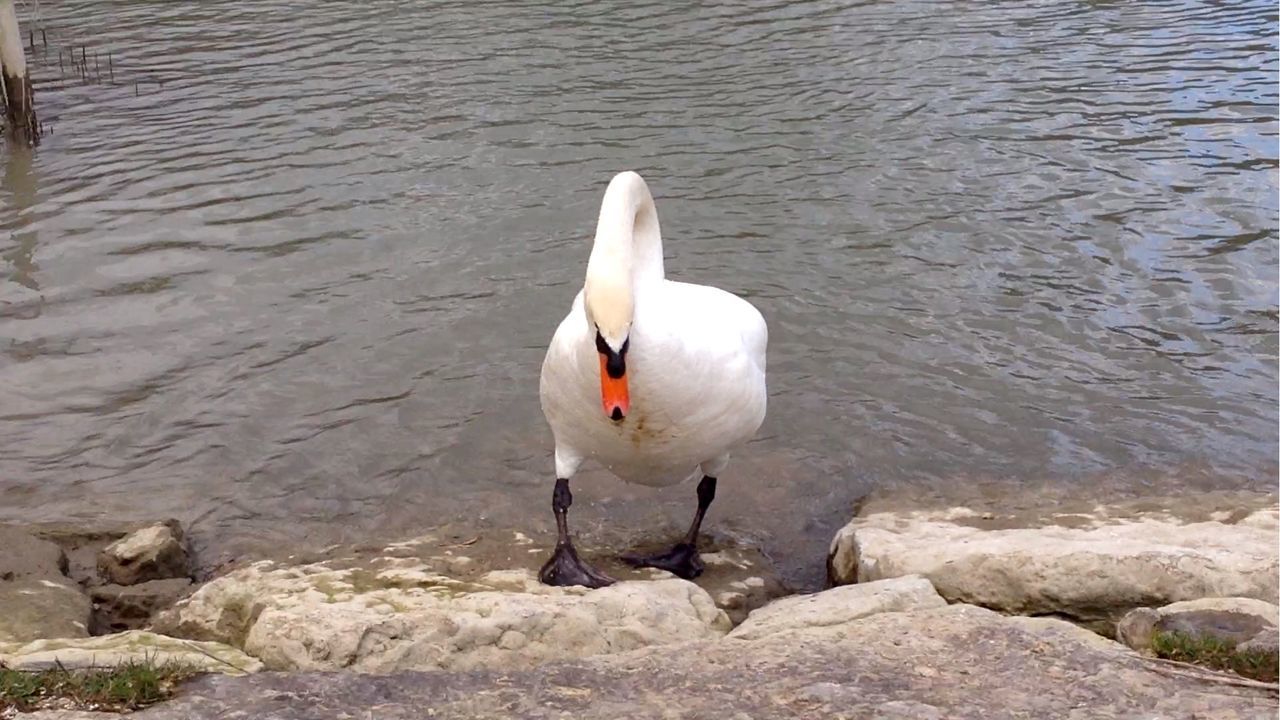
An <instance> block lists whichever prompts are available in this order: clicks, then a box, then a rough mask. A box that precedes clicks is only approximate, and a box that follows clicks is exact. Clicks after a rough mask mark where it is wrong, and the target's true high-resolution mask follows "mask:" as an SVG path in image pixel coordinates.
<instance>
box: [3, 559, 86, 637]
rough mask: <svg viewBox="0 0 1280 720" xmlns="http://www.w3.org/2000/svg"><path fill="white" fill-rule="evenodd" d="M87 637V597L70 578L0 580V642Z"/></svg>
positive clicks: (48, 577) (59, 576)
mask: <svg viewBox="0 0 1280 720" xmlns="http://www.w3.org/2000/svg"><path fill="white" fill-rule="evenodd" d="M88 634H89V598H88V597H87V596H86V595H85V594H84V593H82V592H80V587H79V586H78V585H76V584H75V583H74V582H72V581H71V580H70V579H69V578H65V577H63V576H61V575H54V576H47V577H31V576H29V577H23V578H20V579H17V580H4V581H0V643H11V642H27V641H30V640H36V639H39V638H47V637H86V636H88Z"/></svg>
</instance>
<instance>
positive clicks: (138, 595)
mask: <svg viewBox="0 0 1280 720" xmlns="http://www.w3.org/2000/svg"><path fill="white" fill-rule="evenodd" d="M191 589H192V583H191V581H190V580H188V579H186V578H172V579H169V580H149V581H147V582H144V583H138V584H137V585H99V586H97V587H94V588H90V590H89V599H90V600H91V601H92V602H93V622H92V623H91V630H92V632H93V633H94V634H96V635H101V634H106V633H117V632H124V631H126V630H140V629H142V628H144V627H146V626H147V625H148V624H149V623H150V622H151V618H152V617H154V616H155V614H156V613H158V612H160V611H161V610H165V609H167V608H169V607H170V606H172V605H173V604H174V603H175V602H177V601H178V600H181V599H182V598H184V597H186V596H187V595H189V594H190V593H191Z"/></svg>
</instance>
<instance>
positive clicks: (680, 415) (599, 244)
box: [539, 172, 768, 587]
mask: <svg viewBox="0 0 1280 720" xmlns="http://www.w3.org/2000/svg"><path fill="white" fill-rule="evenodd" d="M767 341H768V329H767V327H766V325H765V321H764V318H763V317H761V315H760V312H759V311H758V310H756V309H755V307H753V306H752V305H751V304H750V303H748V302H747V301H746V300H743V299H742V298H739V297H737V296H735V295H731V294H730V293H727V292H725V291H724V290H720V289H718V288H713V287H708V286H706V285H692V284H689V283H681V282H673V281H671V280H667V279H665V277H664V275H663V266H662V237H661V234H660V233H659V230H658V213H657V210H656V209H655V208H654V204H653V197H652V196H651V195H650V194H649V188H648V186H647V185H645V182H644V180H643V179H641V177H640V176H639V175H637V174H636V173H634V172H623V173H619V174H618V175H616V176H615V177H614V178H613V180H612V181H611V182H610V183H609V187H608V188H607V189H606V190H605V193H604V200H603V201H602V202H601V204H600V219H599V222H598V223H597V225H596V236H595V242H594V245H593V246H592V249H591V257H590V259H589V260H588V261H587V275H586V281H585V283H584V284H583V288H582V291H581V292H579V293H578V295H577V297H576V298H574V301H573V307H572V309H571V310H570V311H569V314H568V315H567V316H566V317H565V318H564V320H563V321H561V323H560V326H559V327H558V328H557V329H556V332H555V335H554V336H553V337H552V339H551V345H550V347H548V348H547V355H546V358H545V360H544V361H543V363H542V378H541V383H540V393H539V394H540V396H541V400H542V412H543V414H544V415H545V416H546V418H547V422H548V424H550V426H551V431H552V434H553V435H554V436H555V469H556V484H555V491H554V492H553V494H552V501H551V508H552V510H553V511H554V513H555V517H556V529H557V532H558V536H557V540H556V549H555V553H554V554H553V555H552V557H551V559H550V560H548V561H547V563H546V564H545V565H543V567H542V570H541V572H540V573H539V577H540V579H541V580H542V582H544V583H547V584H549V585H585V586H587V587H602V586H604V585H608V584H610V583H612V582H614V580H613V578H610V577H609V576H607V575H605V574H603V573H601V572H600V571H598V570H596V569H595V568H593V567H591V566H590V565H589V564H587V563H586V562H584V561H583V560H582V559H581V558H580V557H579V556H578V553H577V550H576V549H575V548H574V546H573V541H572V539H571V538H570V536H569V527H568V511H569V505H570V504H571V503H572V502H573V496H572V494H571V493H570V492H569V480H570V478H572V477H573V475H574V473H575V472H576V471H577V470H578V468H579V466H581V465H582V462H583V461H584V460H586V459H588V458H592V459H594V460H596V461H597V462H599V463H600V464H602V465H603V466H604V467H605V468H607V469H608V470H610V471H611V472H613V473H614V474H615V475H617V476H618V477H620V478H621V479H623V480H625V481H627V482H634V483H640V484H644V485H650V486H654V487H661V486H666V485H674V484H676V483H679V482H681V481H683V480H685V479H688V478H692V477H694V476H696V475H697V473H698V472H701V474H702V481H701V482H699V483H698V491H697V493H698V509H697V511H696V512H695V513H694V516H693V524H692V525H691V526H690V527H689V532H688V534H686V535H685V537H684V539H683V540H682V541H681V542H679V543H677V544H676V545H675V547H673V548H672V549H671V550H669V551H667V552H665V553H661V554H659V555H655V556H649V557H635V556H626V557H624V558H623V559H624V560H626V561H627V562H629V563H631V564H633V565H636V566H649V567H657V568H662V569H664V570H668V571H670V572H673V573H675V574H676V575H679V576H680V577H683V578H687V579H692V578H695V577H697V576H698V575H699V574H701V572H702V560H701V558H700V557H699V556H698V550H697V539H698V531H699V529H700V527H701V525H702V518H703V516H704V515H705V514H706V512H707V507H708V506H710V505H711V501H712V500H713V499H714V498H715V494H716V478H717V477H718V476H719V475H720V473H721V471H723V470H724V469H725V466H726V465H728V462H729V452H730V450H731V449H732V448H733V447H734V446H735V445H737V444H739V443H742V442H744V441H746V440H748V439H749V438H751V436H752V435H754V434H755V432H756V430H758V429H759V428H760V424H761V423H762V422H763V421H764V414H765V345H766V343H767Z"/></svg>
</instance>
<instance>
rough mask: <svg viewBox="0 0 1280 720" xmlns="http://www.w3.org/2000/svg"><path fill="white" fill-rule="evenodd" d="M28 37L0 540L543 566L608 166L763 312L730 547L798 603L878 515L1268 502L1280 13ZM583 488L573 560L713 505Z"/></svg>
mask: <svg viewBox="0 0 1280 720" xmlns="http://www.w3.org/2000/svg"><path fill="white" fill-rule="evenodd" d="M31 7H32V5H31V4H27V5H26V6H25V7H24V8H23V16H22V17H23V21H24V22H30V14H29V11H30V9H31ZM38 8H39V18H37V20H36V22H35V23H34V27H37V28H40V29H44V30H45V36H46V37H47V42H48V45H47V47H44V46H43V45H42V43H41V41H40V37H39V34H38V33H37V46H38V47H37V48H36V52H35V54H34V56H33V57H32V58H31V62H32V63H33V67H34V69H33V76H34V78H35V81H36V99H37V104H38V109H39V111H40V113H41V116H42V119H43V120H44V121H45V122H46V124H47V125H50V126H52V129H53V133H52V134H51V135H49V136H48V137H46V139H45V141H44V143H43V144H42V145H41V146H40V148H39V149H38V150H37V151H36V152H34V153H31V152H28V151H26V150H22V149H13V148H7V149H4V150H3V151H0V152H2V153H3V155H2V156H0V160H2V161H3V168H2V170H3V175H2V176H0V230H2V232H0V520H22V521H29V520H47V519H64V518H84V519H92V518H121V517H128V518H134V517H136V518H152V517H157V516H176V517H178V518H179V519H181V520H183V521H185V522H186V523H188V524H189V525H190V527H191V528H192V531H193V533H194V536H195V537H196V539H197V543H198V545H199V546H200V548H201V552H202V553H203V554H204V556H205V557H206V558H213V557H219V556H222V555H226V554H234V553H241V552H244V553H254V552H264V551H267V550H269V549H272V548H275V549H279V548H282V547H295V546H304V545H316V544H321V543H328V542H337V541H350V540H354V539H366V538H373V539H381V538H401V537H406V536H409V535H413V534H414V533H416V532H418V531H420V530H422V529H425V528H428V527H433V526H437V525H441V524H443V523H452V524H454V525H455V526H458V527H464V528H465V527H474V528H478V529H481V530H485V529H489V530H493V531H494V532H497V531H498V530H502V529H504V528H507V529H510V528H514V529H520V530H522V531H524V532H527V533H529V534H530V535H531V536H535V537H536V538H537V539H538V540H539V542H543V543H546V544H547V545H549V543H550V541H551V538H552V532H553V527H554V525H553V523H552V520H551V513H550V509H549V504H550V493H551V485H552V479H553V478H552V471H551V459H550V449H551V444H550V434H549V432H548V431H547V430H546V428H545V425H544V423H543V420H542V417H541V412H540V410H539V407H538V400H537V375H538V370H539V365H540V363H541V359H542V353H543V349H544V347H545V345H546V342H547V341H548V340H549V338H550V335H551V332H552V330H553V329H554V327H555V325H556V323H557V322H558V321H559V319H560V317H562V315H563V314H564V312H565V311H566V309H567V307H568V304H569V302H570V300H571V299H572V297H573V295H574V293H575V292H576V290H577V289H578V287H579V286H580V284H581V280H582V274H583V270H584V267H585V262H586V257H587V252H588V250H589V241H590V238H591V234H592V232H593V230H594V224H595V213H596V211H597V208H598V203H599V200H600V196H601V193H602V192H603V190H604V186H605V184H606V183H607V182H608V179H609V178H610V177H611V175H612V174H613V173H615V172H616V171H618V170H622V169H635V170H637V171H639V172H640V173H641V174H643V175H644V176H645V177H646V179H647V180H648V182H649V184H650V186H651V188H652V189H653V191H654V194H655V195H656V196H657V202H658V209H659V213H660V215H661V218H662V226H663V230H664V232H665V241H666V253H667V268H668V273H669V275H670V276H671V277H675V278H679V279H687V280H691V281H695V282H705V283H709V284H715V285H719V286H721V287H724V288H726V289H729V290H731V291H734V292H737V293H739V294H741V295H744V296H746V297H748V298H750V299H751V300H752V301H753V302H754V303H756V305H757V306H758V307H759V308H760V309H761V310H762V312H763V313H764V315H765V316H766V318H767V319H768V321H769V323H770V328H771V338H770V339H771V345H770V354H769V361H770V366H769V378H770V398H771V399H770V414H769V418H768V420H767V421H766V424H765V427H764V428H763V430H762V431H761V433H760V436H759V438H758V439H757V440H756V441H755V442H753V443H751V444H750V445H748V446H747V447H745V448H744V449H743V450H741V451H740V452H739V453H738V454H737V456H736V459H735V462H734V464H733V465H732V466H731V468H730V469H729V471H728V472H726V473H725V474H724V476H723V478H722V481H721V492H720V496H719V499H718V500H717V504H716V505H715V506H714V508H713V510H712V512H711V514H710V517H709V521H708V522H709V527H710V528H711V529H712V530H719V531H721V532H731V533H738V534H742V535H746V536H749V537H754V538H756V539H759V540H761V541H762V542H764V544H765V546H766V548H767V549H768V550H769V551H770V553H771V554H772V555H774V557H775V558H777V559H778V561H779V562H780V563H782V564H783V565H784V567H785V568H786V569H787V571H788V573H789V574H790V575H791V576H792V577H793V578H798V579H799V580H801V581H814V579H815V578H817V577H818V576H820V574H821V563H822V555H823V552H824V550H825V545H826V542H827V540H828V539H829V538H830V535H831V532H832V531H833V530H834V529H835V528H836V527H837V526H838V525H839V524H841V523H842V522H843V521H844V520H845V519H846V518H847V516H848V515H849V512H850V505H851V503H852V502H853V501H855V500H856V499H857V498H859V497H860V496H862V495H863V494H865V493H866V492H868V491H869V490H872V489H876V488H889V489H898V490H900V491H902V492H920V493H922V494H923V493H937V492H944V491H946V490H947V489H948V488H956V487H960V486H964V485H966V484H970V483H980V482H985V481H987V480H992V481H996V480H999V481H1002V482H1013V483H1015V484H1022V483H1025V484H1046V483H1047V484H1049V485H1052V486H1055V487H1059V488H1065V490H1064V492H1067V493H1074V494H1077V495H1079V496H1082V497H1089V496H1090V495H1092V494H1094V493H1097V492H1100V491H1099V488H1100V487H1102V486H1103V485H1107V486H1108V487H1111V486H1115V487H1121V488H1123V487H1130V488H1132V489H1134V491H1136V492H1143V491H1147V490H1151V491H1153V492H1154V491H1158V490H1159V488H1160V485H1161V483H1165V482H1172V480H1170V478H1173V477H1175V476H1176V477H1179V478H1183V479H1185V478H1186V477H1192V478H1194V482H1195V483H1198V484H1201V485H1204V486H1208V487H1215V488H1216V487H1231V488H1246V489H1247V488H1267V487H1273V486H1274V483H1275V478H1276V466H1277V410H1276V407H1277V370H1276V359H1277V329H1278V328H1277V262H1278V259H1280V258H1278V252H1277V234H1278V232H1280V229H1278V226H1277V211H1278V206H1277V187H1278V183H1277V168H1278V167H1280V162H1278V157H1277V136H1278V127H1277V126H1278V123H1277V116H1276V109H1277V99H1278V98H1277V84H1276V77H1277V68H1278V61H1277V52H1278V50H1277V40H1276V28H1277V8H1276V6H1275V3H1274V2H1271V1H1270V0H1267V1H1265V2H1263V1H1253V0H1248V1H1244V2H1235V3H1217V2H1199V1H1193V0H1192V1H1184V0H1175V1H1173V2H1156V3H1124V2H1105V1H1097V2H1060V1H1057V0H1055V1H1053V2H1034V1H1033V2H1026V1H1023V0H1019V1H1018V2H993V3H966V2H960V3H940V2H909V1H908V2H895V3H869V2H863V3H848V2H763V1H754V0H752V1H744V2H736V3H725V4H720V5H717V4H714V3H712V4H697V5H688V6H682V7H679V8H677V7H673V6H671V5H670V4H667V3H657V2H644V1H641V2H634V1H633V2H627V3H614V2H600V3H546V4H538V3H494V4H480V3H468V2H434V3H409V2H403V3H397V2H379V3H352V2H328V3H313V4H308V5H307V6H305V7H302V6H299V5H298V4H296V3H271V2H251V3H250V2H201V3H141V2H110V3H96V2H58V3H40V4H39V5H38ZM81 47H83V48H84V50H83V57H85V58H86V60H87V64H88V65H89V68H88V70H77V69H73V68H72V66H71V64H70V60H69V59H68V58H69V55H70V52H71V50H72V49H73V48H76V49H79V48H81ZM86 76H88V77H86ZM575 489H576V501H577V502H576V503H575V505H574V516H573V517H574V522H575V529H576V530H577V531H579V532H580V533H582V534H583V535H584V536H585V538H586V540H587V542H586V544H587V546H590V544H591V542H592V541H593V540H594V541H599V542H604V541H606V540H607V539H608V538H609V537H611V535H610V533H615V534H616V533H635V534H639V535H642V536H643V535H646V534H648V535H653V534H658V535H661V534H663V533H668V532H672V531H673V530H674V528H676V527H677V526H682V525H683V524H684V523H686V522H687V519H688V516H689V514H690V513H691V511H692V507H693V500H694V493H693V488H692V487H691V486H689V487H686V486H679V487H675V488H668V489H666V490H649V489H646V488H632V487H629V486H625V485H623V484H621V483H619V482H617V481H615V480H613V479H611V478H610V477H608V476H606V475H604V474H603V473H602V472H599V471H591V472H586V473H583V474H582V475H581V476H580V478H579V479H577V480H575Z"/></svg>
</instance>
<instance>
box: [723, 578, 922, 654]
mask: <svg viewBox="0 0 1280 720" xmlns="http://www.w3.org/2000/svg"><path fill="white" fill-rule="evenodd" d="M946 604H947V601H946V600H943V599H942V596H941V595H939V594H938V591H936V590H934V589H933V585H932V584H931V583H930V582H929V581H928V580H926V579H924V578H922V577H920V576H918V575H913V576H909V577H903V578H892V579H889V580H878V581H876V582H870V583H865V584H862V585H845V586H843V587H838V588H833V589H831V590H826V591H824V592H820V593H816V594H813V595H797V596H794V597H788V598H783V599H781V600H776V601H774V602H772V603H770V604H768V605H766V606H764V607H762V608H760V609H759V610H756V611H754V612H752V613H751V615H750V616H749V617H748V618H747V620H746V622H744V623H742V624H741V625H739V626H738V627H736V628H734V629H733V631H732V632H730V633H729V637H730V638H734V639H738V640H756V639H759V638H762V637H765V636H766V635H771V634H774V633H778V632H782V631H784V630H797V629H801V628H808V627H828V626H832V625H841V624H844V623H848V622H852V621H854V620H858V619H861V618H864V617H867V616H869V615H875V614H876V613H884V612H903V611H911V610H919V609H927V608H936V607H942V606H944V605H946Z"/></svg>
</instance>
